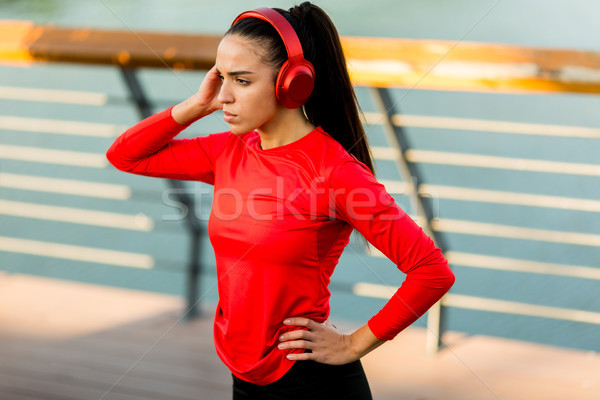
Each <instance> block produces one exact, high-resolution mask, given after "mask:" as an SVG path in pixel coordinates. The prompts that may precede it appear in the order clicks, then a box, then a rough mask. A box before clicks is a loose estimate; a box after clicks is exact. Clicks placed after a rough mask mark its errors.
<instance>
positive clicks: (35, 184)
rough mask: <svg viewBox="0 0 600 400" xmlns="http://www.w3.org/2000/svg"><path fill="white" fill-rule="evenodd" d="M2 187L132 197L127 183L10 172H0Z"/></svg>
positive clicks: (92, 195)
mask: <svg viewBox="0 0 600 400" xmlns="http://www.w3.org/2000/svg"><path fill="white" fill-rule="evenodd" d="M0 187H5V188H11V189H20V190H30V191H36V192H47V193H60V194H68V195H73V196H85V197H97V198H103V199H113V200H128V199H129V198H131V188H130V187H128V186H125V185H118V184H114V183H101V182H89V181H81V180H75V179H63V178H49V177H42V176H33V175H22V174H12V173H8V172H0Z"/></svg>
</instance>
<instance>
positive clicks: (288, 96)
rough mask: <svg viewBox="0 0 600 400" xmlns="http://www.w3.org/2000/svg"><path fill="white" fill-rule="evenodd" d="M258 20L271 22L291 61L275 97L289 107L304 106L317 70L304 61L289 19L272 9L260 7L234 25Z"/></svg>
mask: <svg viewBox="0 0 600 400" xmlns="http://www.w3.org/2000/svg"><path fill="white" fill-rule="evenodd" d="M250 17H253V18H258V19H262V20H263V21H267V22H268V23H270V24H271V25H272V26H273V27H274V28H275V29H276V30H277V32H278V33H279V36H281V39H282V40H283V44H284V45H285V49H286V51H287V55H288V59H287V61H286V62H285V63H284V64H283V65H282V66H281V68H280V69H279V72H278V74H277V83H276V84H275V95H276V96H277V100H279V102H280V103H281V104H282V105H283V106H284V107H286V108H298V107H300V106H302V105H303V104H304V103H306V101H307V100H308V98H309V97H310V94H311V93H312V90H313V87H314V86H315V68H314V67H313V65H312V64H311V63H310V62H309V61H307V60H305V59H304V54H303V53H302V45H301V44H300V40H299V39H298V35H296V31H294V28H293V27H292V25H291V24H290V23H289V22H288V20H287V19H285V17H284V16H283V15H281V14H279V13H278V12H277V11H275V10H273V9H272V8H266V7H263V8H257V9H255V10H251V11H246V12H243V13H241V14H240V15H239V16H238V17H237V18H236V19H235V21H233V23H232V24H231V26H233V25H235V23H236V22H238V21H239V20H240V19H243V18H250Z"/></svg>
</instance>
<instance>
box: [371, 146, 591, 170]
mask: <svg viewBox="0 0 600 400" xmlns="http://www.w3.org/2000/svg"><path fill="white" fill-rule="evenodd" d="M374 154H375V153H374ZM382 154H383V153H382ZM385 155H388V154H387V153H385ZM389 156H390V157H391V152H389ZM406 158H407V159H408V160H409V161H411V162H416V163H428V164H442V165H455V166H461V167H479V168H491V169H506V170H516V171H527V172H544V173H551V174H565V175H581V176H600V165H599V164H584V163H570V162H561V161H547V160H534V159H530V158H516V157H500V156H489V155H483V154H470V153H453V152H446V151H433V150H408V151H407V152H406Z"/></svg>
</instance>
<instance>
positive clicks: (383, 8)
mask: <svg viewBox="0 0 600 400" xmlns="http://www.w3.org/2000/svg"><path fill="white" fill-rule="evenodd" d="M315 3H316V4H318V5H319V6H321V7H322V8H324V9H325V10H326V11H327V12H328V13H329V15H330V16H331V18H332V20H333V21H334V23H335V24H336V26H337V27H338V30H339V33H340V34H341V35H342V36H366V37H385V38H414V39H440V40H448V41H454V42H456V43H459V42H463V41H467V42H489V43H500V44H509V45H519V46H533V47H540V48H559V49H571V50H581V51H600V28H599V27H598V18H597V16H598V15H600V3H598V2H597V1H595V0H572V1H569V2H565V1H558V0H545V1H542V0H530V1H527V2H522V1H517V0H500V1H497V0H483V1H481V0H477V1H476V0H452V1H439V0H421V1H397V0H375V1H369V2H365V1H360V0H343V1H342V0H330V1H320V2H315ZM294 4H296V2H292V1H273V2H271V3H264V2H259V1H255V0H251V1H248V0H244V1H242V0H236V1H223V2H215V1H203V0H193V1H192V0H189V1H184V0H172V1H169V2H166V1H156V0H129V1H127V0H98V1H96V0H93V1H92V0H86V1H75V0H26V1H25V0H0V19H5V20H26V21H33V22H34V23H36V24H53V25H56V26H65V27H78V28H79V27H88V28H110V29H119V30H124V31H135V32H141V31H160V32H173V33H193V34H216V35H220V34H222V33H223V32H224V31H225V30H226V29H227V27H228V26H229V24H230V23H231V21H232V20H233V18H234V17H235V16H236V15H238V14H239V13H240V12H241V11H244V10H247V9H252V8H256V7H261V6H271V7H281V8H289V7H291V6H293V5H294ZM597 71H598V70H596V72H595V73H596V74H598V72H597ZM590 74H591V75H590V76H589V79H590V80H594V79H595V80H596V81H597V80H599V79H600V78H599V77H598V76H597V75H593V73H590ZM137 77H138V79H139V82H140V83H141V84H142V86H143V88H144V90H145V92H146V94H147V96H148V99H149V101H150V103H151V108H152V110H153V111H155V112H156V111H160V110H163V109H165V108H167V107H169V106H170V105H173V104H175V103H178V102H179V101H181V100H183V99H185V98H187V97H189V96H190V95H191V94H192V93H194V91H195V90H196V88H197V87H198V86H199V84H200V82H201V81H202V78H203V73H202V72H193V71H187V72H186V71H173V70H169V69H139V70H138V71H137ZM31 89H33V90H42V92H43V91H47V90H50V91H56V92H46V93H49V94H48V95H47V96H46V97H44V96H42V97H40V96H38V95H36V94H35V92H32V91H30V90H31ZM356 90H357V93H358V96H359V101H360V103H361V106H362V108H363V111H365V113H367V114H369V113H375V112H377V109H376V105H375V103H374V100H373V96H372V92H371V91H369V88H367V87H362V86H358V87H357V88H356ZM389 93H390V96H391V98H392V101H393V102H394V104H395V107H396V112H397V113H398V114H400V115H406V116H411V117H419V118H421V119H416V118H413V119H412V121H417V120H418V121H421V122H419V123H414V124H411V122H410V120H407V122H406V123H404V124H403V127H402V130H403V135H405V138H406V140H407V142H408V145H409V147H410V149H411V150H415V151H416V152H415V153H414V157H413V158H414V162H415V164H417V165H418V171H419V176H417V177H415V176H413V180H418V181H417V182H413V183H414V184H416V185H422V184H425V185H429V186H427V188H429V189H428V193H429V196H426V198H424V199H423V202H424V203H425V205H426V206H427V207H429V209H431V210H432V212H433V218H432V220H431V221H430V222H431V223H432V226H433V228H434V230H435V231H436V235H438V236H439V237H440V238H442V239H443V243H444V246H443V249H444V251H445V252H447V253H448V254H449V256H448V258H449V260H450V262H451V264H452V268H453V270H454V272H455V274H456V276H457V281H456V284H455V286H454V287H453V289H452V291H451V293H452V294H454V295H458V296H457V297H455V298H454V303H452V302H450V301H449V303H448V306H447V307H443V310H444V322H445V329H446V330H449V331H455V332H461V333H464V334H467V335H490V336H495V337H503V338H509V339H519V340H524V341H528V342H534V343H540V344H547V345H552V346H560V347H563V348H571V349H578V350H584V351H591V352H597V351H600V341H599V340H598V338H599V337H600V322H599V321H600V296H598V293H599V289H600V274H599V272H600V206H599V204H600V203H599V201H600V172H598V171H599V169H600V160H599V158H598V154H600V113H599V112H598V110H600V96H599V95H597V94H596V95H593V94H575V93H559V92H554V93H547V94H539V93H538V94H508V93H482V92H469V91H436V90H420V89H419V86H418V84H417V85H416V87H414V88H411V89H390V91H389ZM69 96H73V97H69ZM440 118H450V119H449V120H445V119H440ZM139 120H140V114H139V113H138V110H137V108H136V104H135V102H133V101H132V98H131V94H130V93H129V91H128V88H127V86H126V85H125V83H124V80H123V77H122V76H121V75H120V71H119V70H118V68H115V67H110V66H99V65H98V66H94V65H79V64H62V63H49V64H33V65H30V66H28V67H23V66H18V65H10V64H7V63H0V156H1V159H0V221H1V223H0V270H1V271H2V273H3V274H5V275H6V276H9V275H11V274H26V275H33V276H40V277H48V278H58V279H60V280H66V281H76V282H83V283H91V284H97V285H105V286H109V287H116V288H126V289H135V290H141V291H146V292H152V293H160V294H167V295H177V296H182V297H184V296H185V295H186V287H187V286H186V285H187V268H188V264H189V252H190V248H189V244H190V237H189V234H188V231H187V230H186V226H185V223H184V221H183V220H182V218H181V208H180V205H179V203H178V202H177V201H176V200H175V199H174V198H173V191H172V190H173V189H172V188H170V186H168V185H167V184H166V183H165V181H163V180H159V179H152V178H146V177H139V176H133V175H128V174H124V173H120V172H118V171H116V170H115V169H114V168H112V167H111V166H110V165H109V164H108V163H107V162H106V160H105V158H104V153H105V151H106V149H107V148H108V147H109V146H110V144H111V143H112V141H113V140H114V138H115V137H116V136H117V135H118V134H119V133H121V132H122V131H123V130H124V129H126V128H127V127H129V126H131V125H133V124H134V123H136V122H137V121H139ZM422 121H425V122H422ZM482 121H483V123H482ZM486 121H487V123H486ZM473 124H475V125H473ZM490 126H491V127H490ZM226 129H227V126H226V125H225V123H224V122H223V120H222V116H221V115H217V114H215V115H212V116H210V117H209V118H207V119H206V120H203V121H202V122H201V123H197V124H194V125H193V126H192V127H190V128H189V129H188V130H186V131H185V132H184V134H183V136H188V137H193V136H197V135H205V134H208V133H210V132H218V131H223V130H226ZM367 132H368V135H369V140H370V142H371V144H372V145H373V146H374V147H376V148H377V149H383V148H390V147H391V146H392V145H391V144H390V143H389V140H388V139H389V138H387V137H386V135H385V134H384V133H383V128H382V126H381V124H377V123H374V124H367ZM419 151H420V152H421V153H419ZM375 153H376V154H375V155H376V160H375V162H376V175H377V177H378V178H379V179H381V180H383V181H385V182H388V183H390V188H391V187H393V182H405V179H403V178H402V175H401V173H400V172H399V171H398V168H397V164H396V162H395V160H393V158H390V157H386V156H385V152H381V151H379V152H375ZM377 154H383V156H381V157H378V156H377ZM426 154H429V155H431V157H433V159H432V158H427V157H425V155H426ZM445 156H452V157H453V158H452V157H451V160H452V161H443V160H445V159H448V158H444V157H445ZM469 156H481V157H482V158H483V159H484V161H483V162H482V163H479V164H477V163H475V164H477V165H475V164H473V163H471V162H470V161H468V160H470V158H469ZM436 157H437V159H436ZM461 160H462V161H461ZM485 160H487V161H485ZM490 160H491V161H490ZM498 160H500V161H498ZM511 160H512V161H511ZM488 161H489V162H488ZM492 161H494V162H495V161H498V163H494V162H492ZM486 162H488V163H487V164H486ZM540 162H541V163H540ZM543 162H547V163H546V164H544V163H543ZM532 166H533V167H532ZM386 186H387V185H386ZM180 189H183V191H184V192H185V193H187V194H189V195H190V196H192V197H193V198H194V199H195V201H196V204H195V208H196V210H195V211H196V215H197V217H198V222H199V224H200V225H201V226H205V224H206V221H207V217H208V213H209V211H210V206H211V196H212V191H211V187H210V186H209V185H204V184H201V183H190V182H187V183H185V184H184V186H183V187H182V188H180ZM467 189H468V190H471V189H472V190H475V192H469V191H468V190H467ZM457 190H458V191H457ZM461 190H462V191H461ZM457 193H459V194H457ZM394 197H395V199H396V201H397V202H398V204H400V205H401V206H402V207H403V208H404V209H405V210H406V211H407V212H409V214H411V215H412V214H416V211H417V210H416V209H415V206H414V203H413V202H411V200H410V199H409V198H408V197H407V196H405V193H403V191H402V190H398V191H396V192H395V193H394ZM200 243H201V252H200V254H201V256H200V263H201V266H202V272H201V276H200V288H199V291H198V297H199V298H200V300H201V302H202V303H203V304H204V305H207V306H208V307H209V308H210V307H213V306H214V305H215V304H216V301H217V298H218V293H217V290H216V287H215V283H216V278H215V265H214V256H213V254H212V248H211V246H210V243H209V241H208V239H207V237H206V236H205V235H203V236H202V237H201V239H200ZM402 280H403V275H402V274H401V273H399V272H398V271H397V269H396V267H395V266H394V265H393V264H392V263H391V262H390V261H389V260H387V259H385V258H382V257H380V256H379V255H378V254H376V252H373V251H368V250H367V249H365V248H364V247H363V246H362V245H361V243H360V242H359V241H357V240H352V241H351V242H350V244H349V246H348V248H347V249H346V251H345V253H344V255H343V256H342V258H341V259H340V264H339V267H338V269H337V270H336V272H335V274H334V279H333V281H332V285H331V289H332V300H331V304H332V318H333V319H334V321H335V320H336V319H339V320H345V321H353V322H355V323H360V322H364V321H366V320H367V319H368V318H369V317H370V316H371V315H373V314H374V313H375V312H377V310H379V308H380V307H381V306H383V304H384V303H385V301H386V300H385V299H384V297H385V296H386V293H387V296H388V297H389V296H390V295H391V293H392V292H391V291H390V290H389V289H388V290H387V291H386V288H387V287H395V286H398V285H400V284H401V283H402ZM357 284H368V285H372V286H368V285H366V286H364V285H363V286H362V287H363V288H364V287H368V288H371V289H372V288H375V289H374V291H373V290H371V291H369V290H366V291H364V290H363V291H361V290H358V289H357V288H358V287H361V286H360V285H359V286H357ZM0 290H1V289H0ZM377 290H380V292H379V294H377ZM373 293H375V294H373ZM381 294H382V295H381ZM460 296H463V297H460ZM465 299H467V300H469V301H470V303H469V304H466V303H464V302H461V301H462V300H465ZM459 300H461V301H459ZM488 300H492V301H500V302H505V303H501V304H504V305H506V304H509V305H510V306H511V307H512V311H511V312H506V311H502V310H500V311H498V310H495V308H496V303H493V304H492V305H491V306H489V307H488V306H487V305H486V304H488V303H486V301H488ZM452 304H454V306H452ZM578 313H579V314H578ZM582 315H583V316H582ZM570 317H572V318H570ZM425 322H426V321H425V318H422V319H421V320H419V321H418V322H417V324H416V325H417V326H421V327H424V326H425Z"/></svg>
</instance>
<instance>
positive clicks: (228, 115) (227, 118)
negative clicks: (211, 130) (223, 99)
mask: <svg viewBox="0 0 600 400" xmlns="http://www.w3.org/2000/svg"><path fill="white" fill-rule="evenodd" d="M224 114H225V122H227V123H231V122H232V121H233V120H234V119H235V117H237V115H235V114H232V113H230V112H227V111H225V112H224Z"/></svg>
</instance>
